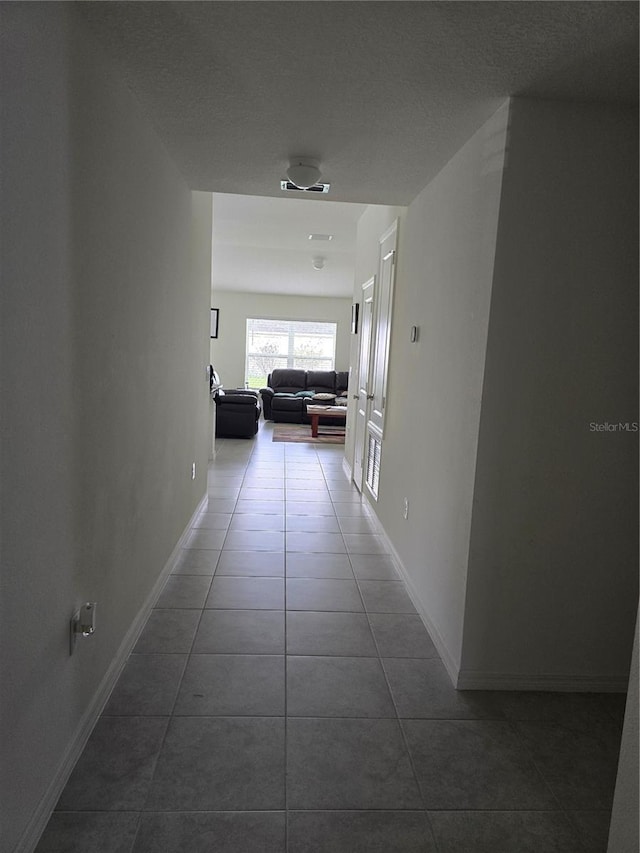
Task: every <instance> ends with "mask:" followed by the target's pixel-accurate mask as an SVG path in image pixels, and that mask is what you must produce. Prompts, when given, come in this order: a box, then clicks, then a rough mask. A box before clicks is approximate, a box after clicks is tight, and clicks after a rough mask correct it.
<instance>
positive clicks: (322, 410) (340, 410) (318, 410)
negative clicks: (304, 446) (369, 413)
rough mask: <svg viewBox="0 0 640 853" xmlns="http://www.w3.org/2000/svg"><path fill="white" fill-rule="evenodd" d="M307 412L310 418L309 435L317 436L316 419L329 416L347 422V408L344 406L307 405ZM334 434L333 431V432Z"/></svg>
mask: <svg viewBox="0 0 640 853" xmlns="http://www.w3.org/2000/svg"><path fill="white" fill-rule="evenodd" d="M307 414H308V415H309V417H310V418H311V437H312V438H317V437H318V420H319V419H320V418H331V419H332V420H336V421H342V423H343V424H344V425H345V426H346V424H347V409H346V407H345V406H307ZM333 434H334V435H335V433H333Z"/></svg>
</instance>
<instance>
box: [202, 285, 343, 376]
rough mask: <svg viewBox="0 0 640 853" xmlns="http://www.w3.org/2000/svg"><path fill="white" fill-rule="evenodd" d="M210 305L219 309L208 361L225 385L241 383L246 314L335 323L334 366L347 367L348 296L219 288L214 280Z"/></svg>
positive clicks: (268, 317)
mask: <svg viewBox="0 0 640 853" xmlns="http://www.w3.org/2000/svg"><path fill="white" fill-rule="evenodd" d="M211 306H212V307H213V308H219V309H220V325H219V331H218V338H217V339H214V340H212V341H211V364H213V366H214V367H215V369H216V370H217V371H218V373H219V374H220V379H221V381H222V382H223V383H224V385H225V387H226V388H243V387H244V367H245V355H246V337H247V318H248V317H259V318H261V319H262V318H266V319H273V320H316V321H319V322H320V321H321V322H328V323H337V324H338V330H337V338H336V370H347V369H348V367H349V347H350V343H351V342H350V337H351V335H350V329H351V300H350V299H337V298H330V297H329V298H325V297H320V296H318V297H316V296H272V295H269V294H265V293H242V292H236V291H219V290H216V289H215V282H214V289H213V292H212V295H211Z"/></svg>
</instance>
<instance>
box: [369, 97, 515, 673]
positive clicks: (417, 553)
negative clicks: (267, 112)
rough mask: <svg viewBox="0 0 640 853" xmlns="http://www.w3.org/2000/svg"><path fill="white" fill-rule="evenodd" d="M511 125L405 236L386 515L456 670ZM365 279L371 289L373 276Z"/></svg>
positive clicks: (460, 166)
mask: <svg viewBox="0 0 640 853" xmlns="http://www.w3.org/2000/svg"><path fill="white" fill-rule="evenodd" d="M506 117H507V107H506V105H505V106H504V107H503V108H501V109H500V110H499V111H498V112H497V113H496V115H495V116H494V117H493V118H492V119H491V120H490V121H489V122H487V124H485V125H484V126H483V127H482V128H481V129H480V130H479V131H478V132H477V133H476V134H475V135H474V136H473V137H472V138H471V139H470V140H469V141H468V142H467V144H466V145H465V146H464V147H463V148H462V149H461V150H460V151H459V152H458V153H457V154H456V155H455V157H454V158H453V159H452V160H451V161H450V162H449V163H448V164H447V166H446V167H445V168H444V169H443V170H442V171H441V172H440V174H439V175H438V176H437V177H436V178H435V179H434V180H433V181H432V182H431V183H430V184H429V185H428V186H427V187H426V188H425V189H424V190H423V191H422V192H421V193H420V194H419V195H418V196H417V198H416V199H415V201H414V202H413V203H412V204H411V205H410V206H409V208H408V209H407V211H406V216H404V217H403V218H402V219H401V222H400V225H399V245H398V267H397V272H396V282H395V297H394V313H393V322H392V333H391V352H390V368H389V382H388V399H387V413H386V424H385V434H384V440H383V444H382V462H381V472H380V490H379V499H378V502H377V506H376V512H377V515H378V517H379V519H380V521H381V523H382V525H383V527H384V529H385V531H386V533H387V534H388V536H389V537H390V539H391V542H392V544H393V546H394V547H395V549H396V551H397V554H398V556H399V557H400V560H401V561H402V564H403V566H404V568H405V570H406V573H407V577H408V580H409V583H410V585H411V587H412V589H413V592H414V595H415V598H416V600H417V602H418V604H419V607H420V609H421V612H422V615H423V616H424V617H425V619H426V621H427V623H428V624H429V626H430V628H431V630H432V633H433V634H434V639H435V640H436V641H437V642H438V645H439V647H440V651H441V653H442V655H443V658H444V659H445V663H446V664H447V665H448V667H449V669H450V671H455V670H456V669H457V667H458V666H459V663H460V655H461V648H462V623H463V615H464V599H465V588H466V569H467V556H468V547H469V532H470V527H471V511H472V497H473V479H474V472H475V454H476V444H477V434H478V423H479V418H480V398H481V393H482V378H483V368H484V353H485V345H486V335H487V325H488V319H489V301H490V296H491V282H492V277H493V256H494V248H495V239H496V232H497V223H498V208H499V199H500V184H501V178H502V164H503V154H504V144H505V134H506ZM375 236H376V243H377V237H378V236H379V234H376V235H375ZM371 237H373V234H371ZM376 252H377V246H376ZM376 259H377V255H376ZM376 262H377V260H376ZM359 269H360V275H359V278H363V277H364V276H365V275H367V274H370V272H369V270H370V269H371V266H370V265H369V266H367V267H366V268H359ZM374 271H375V269H374ZM359 283H361V282H360V281H359ZM413 325H419V326H420V338H419V342H418V343H417V344H411V343H410V340H409V332H410V328H411V326H413ZM405 497H407V498H408V499H409V518H408V520H406V521H405V520H404V519H403V516H402V509H403V500H404V498H405Z"/></svg>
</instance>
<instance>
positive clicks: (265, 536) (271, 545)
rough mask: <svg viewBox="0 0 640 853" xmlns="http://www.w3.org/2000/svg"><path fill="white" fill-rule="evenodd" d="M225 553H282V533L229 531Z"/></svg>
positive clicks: (274, 531)
mask: <svg viewBox="0 0 640 853" xmlns="http://www.w3.org/2000/svg"><path fill="white" fill-rule="evenodd" d="M224 550H225V551H284V533H283V532H282V531H278V530H230V531H229V533H227V538H226V539H225V542H224Z"/></svg>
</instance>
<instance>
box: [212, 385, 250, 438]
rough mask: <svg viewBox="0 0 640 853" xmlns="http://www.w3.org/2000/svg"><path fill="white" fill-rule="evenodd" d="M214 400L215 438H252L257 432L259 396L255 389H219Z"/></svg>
mask: <svg viewBox="0 0 640 853" xmlns="http://www.w3.org/2000/svg"><path fill="white" fill-rule="evenodd" d="M214 400H215V404H216V437H217V438H252V437H253V436H254V435H255V434H256V433H257V432H258V421H259V419H260V398H259V397H258V395H257V393H256V392H255V391H245V390H243V389H242V388H238V389H237V390H233V391H223V390H222V389H220V390H219V391H216V394H215V397H214Z"/></svg>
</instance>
